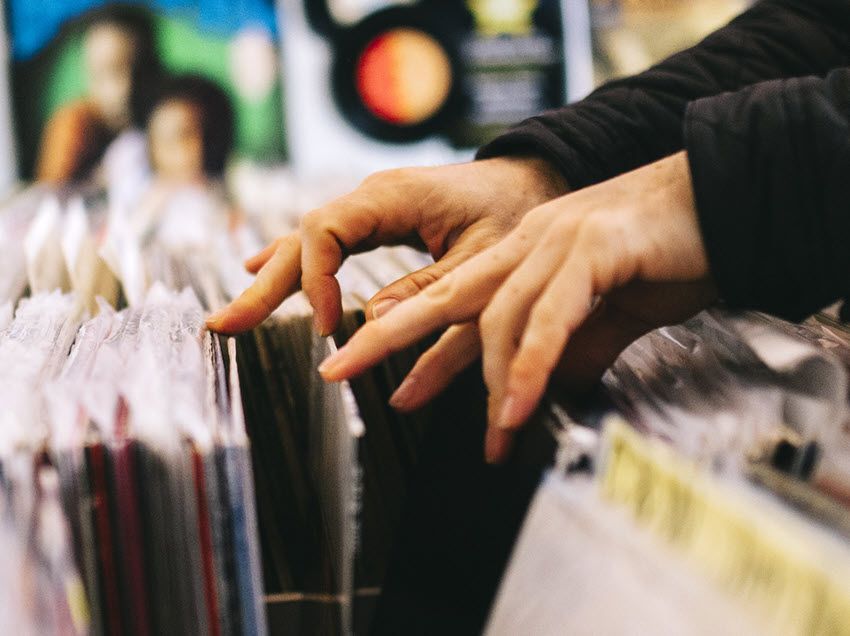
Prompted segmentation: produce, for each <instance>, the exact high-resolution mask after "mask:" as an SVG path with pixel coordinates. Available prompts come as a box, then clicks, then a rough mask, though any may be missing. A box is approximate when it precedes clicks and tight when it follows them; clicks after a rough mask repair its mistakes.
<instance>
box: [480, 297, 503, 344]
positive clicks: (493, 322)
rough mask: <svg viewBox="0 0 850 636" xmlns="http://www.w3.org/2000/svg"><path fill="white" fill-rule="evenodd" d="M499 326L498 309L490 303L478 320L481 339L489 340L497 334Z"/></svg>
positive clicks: (500, 322)
mask: <svg viewBox="0 0 850 636" xmlns="http://www.w3.org/2000/svg"><path fill="white" fill-rule="evenodd" d="M501 325H502V321H501V319H500V312H499V310H498V307H497V306H494V305H493V304H492V303H491V304H490V305H488V306H487V307H486V308H485V309H484V311H482V312H481V316H480V317H479V319H478V326H479V328H480V329H481V335H482V337H483V338H485V339H487V338H491V337H492V336H494V335H495V334H496V333H498V332H499V328H500V327H501Z"/></svg>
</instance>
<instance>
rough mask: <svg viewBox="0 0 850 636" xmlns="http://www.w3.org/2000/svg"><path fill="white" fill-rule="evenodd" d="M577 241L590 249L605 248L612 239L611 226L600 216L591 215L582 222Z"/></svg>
mask: <svg viewBox="0 0 850 636" xmlns="http://www.w3.org/2000/svg"><path fill="white" fill-rule="evenodd" d="M578 238H579V241H580V242H581V243H582V244H583V245H584V246H586V247H588V248H590V249H594V250H596V249H601V248H604V247H606V246H607V245H608V244H609V242H610V241H611V239H612V228H611V224H610V223H609V222H608V221H607V220H606V219H605V218H604V217H602V216H598V215H593V216H590V217H588V218H586V219H585V220H584V221H582V223H581V226H580V227H579V230H578Z"/></svg>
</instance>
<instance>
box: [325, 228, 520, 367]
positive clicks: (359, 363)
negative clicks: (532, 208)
mask: <svg viewBox="0 0 850 636" xmlns="http://www.w3.org/2000/svg"><path fill="white" fill-rule="evenodd" d="M525 247H527V239H522V238H519V237H517V236H509V237H508V238H506V239H504V240H503V241H501V242H500V243H498V244H496V245H494V246H492V247H491V248H489V249H487V250H484V251H483V252H481V253H480V254H478V255H476V256H474V257H472V258H470V259H469V260H468V261H466V262H465V263H464V264H463V265H461V266H460V267H458V268H457V269H455V270H454V271H453V272H451V273H449V274H446V275H445V276H444V277H443V278H441V279H440V280H439V281H437V282H436V283H434V284H432V285H429V286H428V287H426V288H425V290H424V291H423V292H422V293H419V294H417V295H416V296H413V297H411V298H408V299H407V300H404V301H402V302H400V303H399V304H398V305H397V306H396V307H395V308H393V310H392V312H390V313H388V314H385V315H383V316H382V317H381V318H377V319H375V320H371V321H369V322H367V323H366V324H365V325H363V326H362V327H361V328H360V330H359V331H357V333H355V334H354V335H353V336H352V337H351V338H350V339H349V340H348V343H347V344H346V345H345V346H344V347H343V348H342V349H340V350H339V351H337V352H336V353H335V354H334V355H333V356H331V357H330V358H328V359H327V360H325V362H323V363H322V365H321V366H320V367H319V371H320V373H321V374H322V376H323V377H324V378H325V380H328V381H331V382H334V381H339V380H344V379H347V378H350V377H353V376H355V375H358V374H360V373H362V372H363V371H365V370H366V369H368V368H369V367H371V366H372V365H374V364H376V363H378V362H380V361H381V360H383V359H384V358H385V357H387V356H388V355H390V354H391V353H393V352H395V351H399V350H400V349H403V348H404V347H406V346H408V345H410V344H412V343H414V342H417V341H418V340H420V339H421V338H423V337H424V336H426V335H428V334H430V333H432V332H433V331H435V330H437V329H439V328H441V327H445V326H448V325H452V324H456V323H464V322H469V321H470V320H472V319H474V318H476V317H477V316H478V314H479V313H480V312H481V310H482V309H483V308H484V306H485V305H486V304H487V301H488V300H489V299H490V297H491V296H492V295H493V293H494V292H495V291H496V289H497V288H498V286H499V285H500V284H501V282H502V281H503V280H504V278H505V277H506V276H507V275H508V273H509V272H510V271H511V269H513V267H515V266H516V263H517V262H519V260H520V259H521V254H522V252H523V249H524V248H525Z"/></svg>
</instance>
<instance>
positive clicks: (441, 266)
mask: <svg viewBox="0 0 850 636" xmlns="http://www.w3.org/2000/svg"><path fill="white" fill-rule="evenodd" d="M471 255H472V254H471V253H470V252H469V251H468V250H466V249H458V250H455V251H452V250H449V251H448V252H447V253H446V255H445V256H443V258H441V259H440V260H439V261H437V262H436V263H432V264H431V265H428V266H427V267H423V268H422V269H419V270H417V271H415V272H412V273H410V274H408V275H407V276H404V277H402V278H399V279H398V280H397V281H395V282H393V283H390V284H389V285H387V286H386V287H384V288H383V289H382V290H381V291H379V292H378V293H377V294H375V295H374V296H372V298H371V299H370V300H369V302H368V303H366V319H367V320H372V319H374V318H378V317H379V316H381V315H383V314H385V313H387V312H388V311H389V310H390V309H392V308H393V307H394V306H395V305H397V304H398V303H400V302H401V301H402V300H405V299H407V298H410V297H411V296H415V295H416V294H418V293H419V292H420V291H422V290H423V289H425V288H426V287H428V285H430V284H432V283H435V282H437V281H438V280H440V279H441V278H442V277H443V276H445V275H446V274H448V273H449V272H450V271H452V270H453V269H454V268H455V267H457V266H458V265H460V264H461V263H463V262H464V261H465V260H467V259H468V258H469V257H470V256H471Z"/></svg>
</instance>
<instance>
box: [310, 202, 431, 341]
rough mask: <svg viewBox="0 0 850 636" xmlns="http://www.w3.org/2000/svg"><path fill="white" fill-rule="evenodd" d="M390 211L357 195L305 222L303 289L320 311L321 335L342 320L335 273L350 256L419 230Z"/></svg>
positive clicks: (317, 322) (317, 320)
mask: <svg viewBox="0 0 850 636" xmlns="http://www.w3.org/2000/svg"><path fill="white" fill-rule="evenodd" d="M387 206H388V202H387V201H383V200H382V201H377V200H376V199H375V198H374V197H364V196H362V195H358V194H357V193H355V194H351V195H348V196H346V197H343V198H341V199H338V200H337V201H335V202H333V203H331V204H330V205H328V206H325V207H324V208H322V209H320V210H315V211H313V212H310V213H308V214H306V215H305V216H304V218H303V219H302V221H301V270H302V273H301V287H302V289H303V290H304V293H305V294H306V295H307V298H308V300H309V301H310V304H311V305H312V306H313V309H314V310H315V312H316V313H315V328H316V330H317V331H318V332H319V333H320V334H323V335H327V334H330V333H332V332H333V331H334V330H335V329H336V326H337V324H338V323H339V319H340V317H341V316H342V297H341V294H340V289H339V283H338V282H337V280H336V273H337V272H338V271H339V268H340V266H341V265H342V261H343V259H344V258H345V256H346V255H347V254H353V253H356V252H360V251H363V250H365V249H372V248H373V247H376V246H377V245H378V244H379V243H391V242H398V241H399V240H401V239H403V238H406V237H407V236H408V235H409V234H410V233H412V232H413V231H414V230H415V227H414V226H413V223H414V222H415V219H414V220H411V219H410V218H408V217H409V216H410V215H405V214H400V213H399V214H396V213H394V212H393V211H392V207H387ZM388 210H390V211H389V212H388ZM388 217H392V218H391V219H390V220H388ZM389 223H393V224H394V225H393V226H392V227H389V225H387V224H389Z"/></svg>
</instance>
